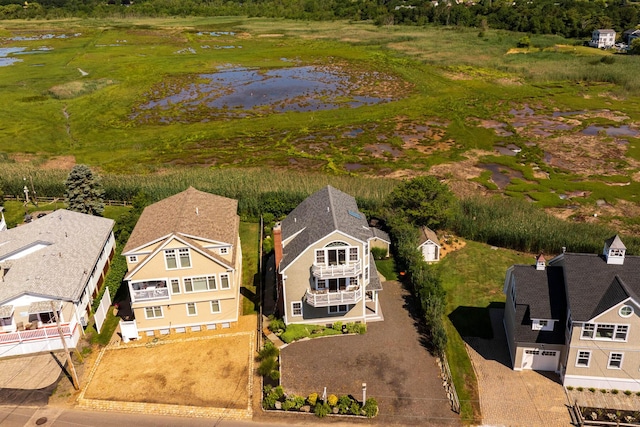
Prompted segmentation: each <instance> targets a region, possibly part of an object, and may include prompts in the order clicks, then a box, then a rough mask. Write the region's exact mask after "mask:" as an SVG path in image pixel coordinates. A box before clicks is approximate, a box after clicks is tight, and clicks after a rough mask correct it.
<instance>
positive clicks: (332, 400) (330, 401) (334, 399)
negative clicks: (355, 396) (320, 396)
mask: <svg viewBox="0 0 640 427" xmlns="http://www.w3.org/2000/svg"><path fill="white" fill-rule="evenodd" d="M327 403H328V404H329V406H331V407H332V408H333V407H334V406H336V405H337V404H338V396H336V395H335V394H330V395H329V397H327Z"/></svg>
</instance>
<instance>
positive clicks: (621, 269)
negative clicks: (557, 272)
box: [549, 252, 640, 322]
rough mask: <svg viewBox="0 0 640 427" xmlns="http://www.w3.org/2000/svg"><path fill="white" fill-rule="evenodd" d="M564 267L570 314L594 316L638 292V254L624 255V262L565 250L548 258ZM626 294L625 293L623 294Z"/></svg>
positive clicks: (585, 318) (581, 318) (583, 317)
mask: <svg viewBox="0 0 640 427" xmlns="http://www.w3.org/2000/svg"><path fill="white" fill-rule="evenodd" d="M549 264H550V265H558V266H562V267H564V278H565V281H566V283H567V301H568V303H569V306H570V307H571V317H572V319H573V320H575V321H578V322H586V321H588V320H590V319H593V318H594V317H595V316H597V315H598V314H600V313H602V312H603V311H605V310H607V309H609V308H611V307H613V306H614V305H616V304H618V303H619V302H621V301H623V300H624V299H626V298H628V297H633V298H634V299H635V300H636V301H638V299H637V297H636V296H637V295H640V257H638V256H630V255H626V256H625V257H624V264H622V265H615V264H607V261H606V259H605V257H604V256H602V255H596V254H576V253H569V252H567V253H565V254H562V255H559V256H558V257H556V258H554V259H552V260H551V261H549ZM625 295H626V296H625Z"/></svg>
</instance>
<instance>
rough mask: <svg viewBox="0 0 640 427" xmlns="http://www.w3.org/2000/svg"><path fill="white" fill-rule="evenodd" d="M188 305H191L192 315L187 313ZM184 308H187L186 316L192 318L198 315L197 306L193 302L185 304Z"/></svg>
mask: <svg viewBox="0 0 640 427" xmlns="http://www.w3.org/2000/svg"><path fill="white" fill-rule="evenodd" d="M190 305H193V310H194V313H193V314H191V313H189V306H190ZM186 308H187V316H189V317H193V316H197V315H198V304H196V303H195V302H188V303H187V304H186Z"/></svg>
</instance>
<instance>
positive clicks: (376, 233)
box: [371, 227, 391, 244]
mask: <svg viewBox="0 0 640 427" xmlns="http://www.w3.org/2000/svg"><path fill="white" fill-rule="evenodd" d="M371 231H372V232H373V237H376V238H378V239H380V240H384V241H385V242H387V243H389V244H390V243H391V237H389V234H388V233H387V232H386V231H384V230H381V229H379V228H378V227H371Z"/></svg>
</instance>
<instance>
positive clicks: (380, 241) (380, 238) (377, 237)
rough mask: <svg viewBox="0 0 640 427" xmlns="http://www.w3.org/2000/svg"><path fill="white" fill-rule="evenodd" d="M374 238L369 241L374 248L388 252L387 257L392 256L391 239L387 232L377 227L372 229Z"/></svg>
mask: <svg viewBox="0 0 640 427" xmlns="http://www.w3.org/2000/svg"><path fill="white" fill-rule="evenodd" d="M371 232H372V233H373V237H372V238H371V240H369V243H370V244H371V247H372V248H381V249H384V250H385V251H386V255H385V256H387V257H388V256H389V255H391V238H390V237H389V234H387V232H386V231H383V230H381V229H379V228H377V227H371Z"/></svg>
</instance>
